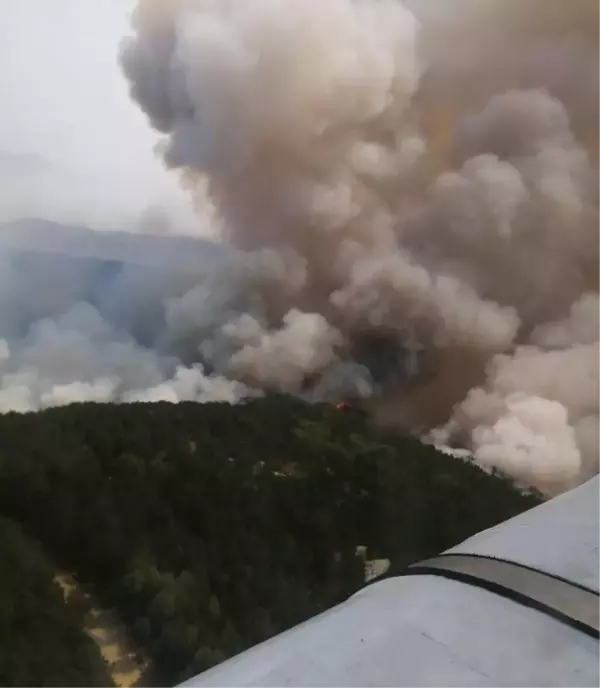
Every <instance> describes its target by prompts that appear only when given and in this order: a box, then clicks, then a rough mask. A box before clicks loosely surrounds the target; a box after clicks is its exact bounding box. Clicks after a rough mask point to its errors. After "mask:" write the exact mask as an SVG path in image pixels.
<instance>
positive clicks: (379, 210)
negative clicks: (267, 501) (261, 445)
mask: <svg viewBox="0 0 600 688" xmlns="http://www.w3.org/2000/svg"><path fill="white" fill-rule="evenodd" d="M517 4H519V3H517V2H516V0H515V2H509V3H504V8H503V9H502V10H501V11H499V10H496V9H493V8H494V6H493V4H492V5H488V4H487V3H483V4H482V3H480V11H478V12H475V10H474V8H473V7H472V5H471V3H465V5H464V7H470V8H471V11H470V13H467V14H466V15H463V14H459V15H457V17H458V18H456V17H452V18H448V17H444V19H443V21H442V20H441V18H440V15H439V14H437V13H436V12H435V11H433V12H432V13H427V14H426V15H424V16H423V17H422V18H423V24H422V25H420V24H419V21H418V20H417V19H416V17H415V15H414V14H413V13H412V11H410V9H409V8H408V7H407V6H404V5H403V4H401V3H400V2H398V1H397V0H320V1H319V2H316V1H315V2H312V1H311V2H307V1H306V0H268V1H267V2H265V0H229V1H228V2H222V1H220V0H169V1H165V0H140V1H139V3H138V7H137V10H136V13H135V15H134V18H133V29H134V35H133V37H131V38H129V39H127V40H126V41H125V43H124V44H123V47H122V52H121V66H122V68H123V71H124V73H125V76H126V78H127V80H128V82H129V85H130V91H131V96H132V98H133V99H134V101H136V102H137V103H138V105H139V106H140V107H141V109H142V110H143V111H144V113H145V114H146V115H147V117H148V118H149V120H150V122H151V124H152V125H153V126H154V128H155V129H156V130H157V131H159V132H160V133H161V134H162V135H163V140H162V143H161V146H160V150H161V155H162V156H163V158H164V161H165V162H166V164H167V165H168V166H169V167H170V168H172V169H173V170H176V171H177V172H178V173H179V174H180V175H181V179H182V181H183V182H184V184H185V188H186V189H188V190H189V191H190V192H191V193H192V195H195V196H196V200H197V204H198V205H201V204H202V202H203V199H205V198H206V196H207V195H208V196H209V198H210V200H211V203H212V204H213V206H214V208H215V210H216V214H217V216H218V226H219V230H220V233H221V235H222V237H223V241H224V242H226V243H227V244H228V245H229V246H230V247H231V253H229V254H227V256H226V257H225V258H223V259H222V260H220V261H219V264H218V265H217V266H215V267H210V266H209V265H208V262H207V261H206V260H205V261H199V262H198V264H197V265H195V267H194V266H190V263H189V262H188V263H186V267H185V269H184V268H183V267H182V264H181V262H179V261H174V262H172V263H170V264H169V267H168V268H165V269H164V270H163V273H162V274H161V275H160V277H159V278H156V276H155V277H154V278H152V279H151V280H150V279H149V278H147V277H144V278H143V279H140V280H139V282H137V283H136V280H135V279H133V280H132V279H131V278H130V277H129V278H126V279H123V278H120V280H118V281H117V282H115V283H113V284H112V287H111V289H112V297H111V298H110V299H108V301H106V299H105V301H104V302H103V303H102V304H100V305H99V304H95V306H94V307H93V306H91V305H90V304H87V305H83V304H76V305H72V304H71V306H70V308H69V309H65V310H66V312H65V313H62V314H60V315H58V316H57V315H53V316H52V317H50V319H45V320H42V321H41V322H38V323H37V324H35V325H34V326H32V327H29V328H28V329H27V331H26V332H25V334H21V335H20V336H16V337H15V336H13V337H12V338H11V337H9V338H8V339H9V341H7V342H5V343H4V344H3V345H2V348H1V349H0V351H1V352H2V353H1V357H0V366H2V371H4V372H3V373H2V371H0V374H3V378H2V379H3V384H2V393H1V394H2V396H1V397H0V404H2V406H3V407H4V408H19V409H25V408H37V407H40V406H44V405H48V404H56V403H69V402H70V401H76V400H78V399H82V398H90V399H94V400H116V401H132V400H140V399H141V400H157V399H166V400H170V401H177V400H180V399H198V400H207V399H221V400H229V401H234V400H236V399H239V398H241V397H243V396H245V395H248V394H256V393H259V392H260V390H265V389H267V390H268V389H275V390H281V391H285V392H289V393H292V394H297V395H301V396H304V397H305V398H308V399H313V400H314V399H323V400H329V401H338V400H340V399H348V398H351V399H361V400H362V402H363V403H365V404H366V405H367V406H368V408H369V409H370V410H371V411H372V413H373V414H374V415H375V417H376V418H378V419H379V420H380V421H382V422H391V423H394V424H396V425H397V426H399V427H403V428H405V429H408V430H412V431H415V432H420V433H427V436H428V437H429V438H431V439H433V440H434V441H437V442H444V443H446V444H448V445H451V446H456V445H458V444H460V445H462V446H465V447H468V448H469V449H470V450H472V451H473V453H474V455H475V458H476V459H477V460H478V461H479V462H480V463H481V464H482V465H484V466H488V467H498V468H500V469H502V470H505V471H507V472H509V473H511V474H512V475H514V476H515V477H516V478H517V479H519V480H521V481H523V482H524V483H533V484H535V485H537V486H538V487H540V488H541V489H543V490H545V491H547V492H549V493H553V492H556V491H559V490H561V489H564V488H566V487H569V486H570V485H572V484H574V483H576V482H577V481H579V480H581V479H583V478H584V477H586V476H587V475H590V474H592V473H594V472H596V471H597V469H598V175H597V172H596V170H595V168H594V162H593V161H594V159H595V158H597V151H596V146H597V132H596V133H595V134H594V133H593V130H592V127H591V125H590V122H592V121H594V122H597V119H598V116H597V115H598V113H597V108H598V103H597V98H596V99H592V98H590V93H591V92H592V91H590V88H589V87H588V86H589V84H591V83H592V80H593V79H595V84H596V88H597V46H598V41H597V35H594V34H593V32H592V34H590V31H589V21H590V16H592V15H593V14H594V12H593V8H592V6H593V5H594V3H593V2H591V0H590V2H583V0H582V2H573V3H561V4H562V5H563V6H564V5H567V4H568V5H569V7H570V8H571V9H570V10H569V11H568V12H567V11H564V12H563V16H562V19H561V20H560V21H556V22H553V21H551V20H550V18H549V17H550V15H549V14H547V13H546V14H544V13H541V14H540V16H539V21H538V17H537V16H536V12H537V9H535V8H536V7H537V8H538V9H539V4H538V5H536V4H535V3H531V7H530V8H529V11H524V10H522V9H518V8H517ZM547 4H548V3H545V5H544V6H545V7H546V5H547ZM549 4H550V5H552V6H554V5H555V4H556V3H555V2H554V0H552V1H550V2H549ZM596 5H597V3H596ZM507 6H508V9H507ZM519 6H521V5H519ZM591 8H592V9H591ZM492 10H493V11H492ZM534 10H535V11H534ZM597 11H598V8H597V6H596V9H595V12H596V15H597ZM430 14H431V16H430ZM552 16H554V15H552ZM596 23H597V22H596ZM490 27H491V28H490ZM561 27H562V28H561ZM475 28H476V29H477V30H476V31H473V29H475ZM484 29H485V31H484ZM492 29H493V30H492ZM471 31H473V33H472V40H470V39H469V35H470V32H471ZM450 36H454V38H457V37H461V44H460V50H457V51H455V50H454V47H449V46H452V45H454V43H452V42H449V41H448V40H446V42H444V38H445V39H448V38H449V37H450ZM482 36H489V37H490V42H489V43H487V44H486V42H485V41H482V39H481V37H482ZM491 38H493V39H494V40H493V41H492V40H491ZM443 46H446V47H443ZM584 82H585V84H587V86H584V85H582V84H583V83H584ZM592 90H593V89H592ZM115 304H116V305H115ZM127 304H135V307H134V308H133V307H131V308H130V309H129V310H128V309H127V307H126V305H127ZM115 308H116V311H115ZM115 313H117V315H118V314H119V313H120V317H117V316H116V315H115ZM127 314H128V315H127ZM144 314H145V315H144ZM142 321H143V322H142ZM142 332H143V333H144V334H143V336H142V335H141V334H140V333H142Z"/></svg>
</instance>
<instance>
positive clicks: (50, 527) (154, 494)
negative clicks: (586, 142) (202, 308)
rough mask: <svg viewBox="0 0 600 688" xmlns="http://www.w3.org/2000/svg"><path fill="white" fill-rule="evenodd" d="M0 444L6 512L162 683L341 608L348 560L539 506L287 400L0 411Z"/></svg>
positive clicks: (465, 465)
mask: <svg viewBox="0 0 600 688" xmlns="http://www.w3.org/2000/svg"><path fill="white" fill-rule="evenodd" d="M0 447H1V451H0V513H2V514H3V515H5V516H7V517H10V518H12V519H15V520H16V521H18V522H19V523H21V524H22V525H23V527H24V528H25V529H26V530H27V532H29V533H31V534H32V535H34V536H35V537H36V538H38V539H39V540H40V541H41V542H42V543H43V546H44V548H45V550H46V551H47V552H49V553H50V554H51V556H52V557H53V558H54V559H55V560H56V561H57V562H60V565H61V566H64V567H69V568H70V569H71V570H73V571H75V572H76V573H77V575H78V577H79V578H80V580H82V581H83V582H85V583H88V584H91V585H93V586H94V588H95V590H96V591H97V593H98V594H100V595H102V597H103V599H104V600H105V601H106V604H109V605H111V606H114V607H116V609H117V610H118V611H119V613H120V615H121V617H122V618H123V620H124V621H125V623H126V624H127V626H128V628H129V629H130V632H131V634H132V636H133V637H134V638H135V640H136V641H137V642H138V643H139V644H140V645H141V646H142V647H143V648H145V651H146V652H147V653H148V654H149V656H150V657H151V658H152V660H153V665H154V671H155V673H156V676H157V679H156V680H157V681H158V682H162V683H163V684H168V683H171V684H172V683H175V682H177V681H180V680H182V679H184V678H185V677H187V676H190V675H192V674H193V673H198V672H200V671H202V670H204V669H207V668H209V667H211V666H213V665H214V664H216V663H218V662H220V661H222V660H223V659H224V658H227V657H230V656H232V655H234V654H235V653H237V652H239V651H241V650H243V649H245V648H247V647H250V646H251V645H253V644H255V643H257V642H260V641H262V640H264V639H266V638H268V637H269V636H271V635H273V634H274V633H277V632H279V631H282V630H284V629H286V628H289V627H290V626H292V625H294V624H296V623H298V622H300V621H302V620H304V619H306V618H308V617H310V616H313V615H314V614H316V613H318V612H320V611H322V610H325V609H327V608H329V607H331V606H332V605H334V604H336V603H338V602H340V601H342V600H344V599H346V598H347V597H348V596H349V595H351V594H352V593H354V592H355V591H356V590H358V589H359V588H360V587H361V586H362V585H363V584H364V562H363V560H362V558H361V557H359V556H357V547H358V546H364V547H366V548H367V556H368V558H387V559H389V560H390V561H391V565H392V571H396V572H397V571H399V570H401V569H402V567H404V566H406V565H407V564H408V563H411V562H414V561H416V560H419V559H422V558H425V557H428V556H431V555H433V554H435V553H437V552H440V551H442V550H444V549H447V548H448V547H451V546H453V545H455V544H457V543H459V542H461V541H462V540H464V539H465V538H467V537H469V536H470V535H472V534H474V533H476V532H478V531H480V530H482V529H485V528H488V527H490V526H492V525H494V524H496V523H498V522H500V521H503V520H505V519H507V518H510V517H511V516H513V515H515V514H517V513H519V512H521V511H523V510H525V509H528V508H530V507H531V506H533V505H535V504H536V503H537V502H538V498H537V496H536V495H534V494H524V493H522V492H520V491H518V490H517V489H515V487H514V486H513V485H512V483H511V482H510V481H509V480H508V479H506V478H504V477H502V476H499V475H490V474H487V473H485V472H483V471H482V470H481V469H479V468H478V467H477V466H475V465H474V464H473V463H472V462H469V461H465V460H459V459H455V458H452V457H449V456H447V455H445V454H442V453H440V452H438V451H437V450H436V449H435V448H433V447H431V446H426V445H424V444H422V443H421V442H420V441H419V440H417V439H415V438H412V437H406V436H399V435H396V434H394V433H392V432H390V431H385V430H382V429H377V428H375V427H372V426H371V425H370V424H369V422H368V420H367V418H366V417H365V416H364V415H363V414H362V413H360V412H359V411H357V410H354V409H351V408H347V409H344V410H336V409H335V408H333V407H331V406H328V405H324V404H317V405H309V404H306V403H303V402H301V401H298V400H296V399H293V398H290V397H286V396H281V395H267V396H266V397H264V398H261V399H255V400H252V401H249V402H247V403H243V404H238V405H236V406H230V405H229V404H220V403H211V404H195V403H181V404H176V405H173V404H168V403H157V404H131V405H103V404H81V405H71V406H68V407H64V408H53V409H48V410H46V411H43V412H40V413H37V414H7V415H4V416H0ZM40 608H43V607H40ZM6 680H7V681H8V678H7V679H6ZM12 680H13V685H14V680H16V679H12ZM66 680H68V679H66ZM81 683H82V684H90V680H85V681H81ZM8 684H9V683H6V685H8ZM41 684H43V681H41ZM23 685H26V682H25V683H23ZM46 685H48V683H46Z"/></svg>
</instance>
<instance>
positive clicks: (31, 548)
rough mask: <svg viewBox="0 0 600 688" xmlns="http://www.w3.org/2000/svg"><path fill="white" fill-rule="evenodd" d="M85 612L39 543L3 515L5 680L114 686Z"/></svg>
mask: <svg viewBox="0 0 600 688" xmlns="http://www.w3.org/2000/svg"><path fill="white" fill-rule="evenodd" d="M84 613H85V610H84V609H83V608H82V607H81V606H79V605H78V604H76V603H75V602H74V601H69V602H67V601H66V600H65V599H64V596H63V593H62V590H61V589H60V587H59V585H58V584H57V583H56V582H55V581H54V570H53V568H52V565H51V564H50V562H49V561H48V559H47V558H46V556H45V555H44V553H43V552H42V551H41V549H40V547H39V545H38V544H37V543H36V542H34V541H32V540H31V539H30V538H28V537H26V536H25V534H24V533H23V532H22V530H21V528H20V527H19V526H18V525H16V524H15V523H13V522H11V521H9V520H7V519H4V518H0V685H2V686H108V685H112V682H111V680H110V679H109V677H108V674H107V672H106V666H105V664H104V662H103V661H102V659H101V657H100V653H99V651H98V648H97V647H96V646H95V645H94V643H93V642H92V640H91V639H90V638H88V636H87V635H85V633H84V632H83V626H84Z"/></svg>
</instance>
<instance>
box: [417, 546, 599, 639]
mask: <svg viewBox="0 0 600 688" xmlns="http://www.w3.org/2000/svg"><path fill="white" fill-rule="evenodd" d="M409 573H418V574H434V575H436V574H441V575H448V576H449V577H451V578H454V579H458V580H460V581H462V582H465V583H467V584H475V585H482V587H485V588H487V589H491V590H492V591H493V592H497V593H499V594H502V595H504V596H506V597H509V598H511V599H514V600H515V601H517V602H521V603H525V604H527V603H530V605H531V606H534V607H536V609H539V610H541V611H545V612H546V613H550V615H552V616H555V617H556V618H558V619H559V620H562V621H565V622H566V623H569V624H570V625H573V626H575V627H577V628H580V630H583V631H584V632H588V633H590V634H591V635H595V636H596V637H597V636H598V633H599V630H600V627H599V624H600V619H599V617H600V609H599V606H598V602H599V598H598V593H597V592H595V591H593V590H589V589H587V588H584V587H583V586H580V585H576V584H573V583H571V582H569V581H566V580H564V579H562V578H558V577H556V576H553V575H550V574H547V573H544V572H543V571H539V570H536V569H533V568H530V567H527V566H522V565H520V564H516V563H514V562H510V561H505V560H503V559H496V558H493V557H486V556H477V555H472V554H443V555H441V556H438V557H434V558H432V559H427V560H425V561H421V562H418V563H417V564H414V565H413V566H411V567H409Z"/></svg>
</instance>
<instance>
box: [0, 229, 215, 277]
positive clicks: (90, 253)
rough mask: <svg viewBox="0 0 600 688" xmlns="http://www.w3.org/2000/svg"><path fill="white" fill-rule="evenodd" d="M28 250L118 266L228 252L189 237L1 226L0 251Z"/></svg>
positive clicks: (147, 263)
mask: <svg viewBox="0 0 600 688" xmlns="http://www.w3.org/2000/svg"><path fill="white" fill-rule="evenodd" d="M1 250H11V251H21V252H22V251H28V252H35V253H49V254H54V255H56V254H58V255H61V256H65V257H71V258H87V259H96V260H105V261H118V262H121V263H130V264H142V265H160V264H162V263H165V262H170V261H173V260H177V259H179V260H181V259H185V260H187V261H191V260H193V259H194V258H202V260H208V259H210V260H215V259H218V258H219V257H220V256H222V255H223V254H224V253H225V251H226V250H227V249H226V248H225V247H223V246H221V245H220V244H217V243H215V242H213V241H209V240H207V239H201V238H197V237H189V236H176V235H158V234H142V233H140V234H135V233H130V232H100V231H95V230H91V229H88V228H86V227H77V226H72V225H63V224H59V223H56V222H51V221H48V220H42V219H35V218H28V219H22V220H16V221H13V222H7V223H4V224H0V251H1Z"/></svg>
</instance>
